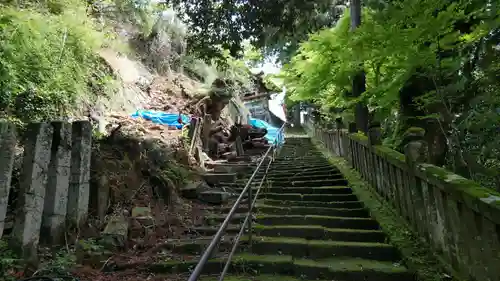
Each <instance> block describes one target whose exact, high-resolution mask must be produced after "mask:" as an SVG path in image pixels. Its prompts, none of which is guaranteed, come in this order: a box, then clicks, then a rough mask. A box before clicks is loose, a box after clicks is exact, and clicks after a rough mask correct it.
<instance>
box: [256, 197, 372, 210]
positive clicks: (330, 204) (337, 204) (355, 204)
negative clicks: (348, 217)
mask: <svg viewBox="0 0 500 281" xmlns="http://www.w3.org/2000/svg"><path fill="white" fill-rule="evenodd" d="M259 202H262V203H263V204H265V205H271V206H296V207H300V206H303V207H322V208H354V209H359V208H364V204H363V203H362V202H361V201H348V202H344V201H326V202H321V201H292V200H273V199H263V200H259Z"/></svg>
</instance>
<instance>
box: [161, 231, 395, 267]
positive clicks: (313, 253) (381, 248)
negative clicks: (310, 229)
mask: <svg viewBox="0 0 500 281" xmlns="http://www.w3.org/2000/svg"><path fill="white" fill-rule="evenodd" d="M208 243H210V240H206V239H196V240H192V241H189V242H171V243H167V244H165V248H166V249H168V250H170V251H172V252H174V253H179V254H187V255H199V254H202V253H203V251H204V250H205V248H206V247H207V245H208ZM233 244H234V241H233V239H225V240H224V241H222V242H221V243H220V244H219V251H227V250H230V249H231V246H232V245H233ZM240 245H241V247H239V249H238V250H239V252H243V251H245V250H246V249H245V248H246V247H245V246H248V236H245V237H242V238H241V239H240ZM252 254H258V255H274V254H278V255H290V256H293V257H295V258H310V259H324V258H330V257H349V258H363V259H371V260H377V261H393V260H397V259H398V252H397V250H396V249H395V248H394V247H392V246H391V245H389V244H385V243H374V242H345V241H331V240H306V239H301V238H287V237H266V236H253V237H252Z"/></svg>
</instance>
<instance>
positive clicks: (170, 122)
mask: <svg viewBox="0 0 500 281" xmlns="http://www.w3.org/2000/svg"><path fill="white" fill-rule="evenodd" d="M132 117H134V118H137V117H142V118H144V119H146V120H150V121H151V122H153V123H155V124H161V125H167V126H173V127H176V128H177V129H182V127H183V126H184V125H183V124H181V123H179V122H178V121H177V120H178V119H179V114H176V113H166V112H162V111H154V110H137V111H136V112H135V113H134V114H132ZM181 119H182V122H184V123H185V124H189V122H190V120H191V119H190V118H189V116H187V115H185V114H181Z"/></svg>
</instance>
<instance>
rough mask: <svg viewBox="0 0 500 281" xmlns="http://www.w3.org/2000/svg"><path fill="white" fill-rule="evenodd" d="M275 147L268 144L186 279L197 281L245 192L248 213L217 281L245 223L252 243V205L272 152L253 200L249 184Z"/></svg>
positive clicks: (234, 248)
mask: <svg viewBox="0 0 500 281" xmlns="http://www.w3.org/2000/svg"><path fill="white" fill-rule="evenodd" d="M284 128H285V124H283V126H281V128H280V129H279V131H278V132H279V133H282V132H283V130H284ZM277 147H278V144H277V143H274V144H273V145H272V146H270V147H269V148H268V149H267V150H266V153H265V154H264V156H263V157H262V159H261V160H260V161H259V164H258V165H257V167H256V168H255V171H254V172H253V173H252V175H251V176H250V178H249V179H248V181H247V183H246V184H245V187H244V188H243V190H242V191H241V193H240V196H238V199H236V202H234V205H233V207H232V208H231V210H230V211H229V213H228V214H227V216H226V218H225V219H224V221H223V222H222V224H221V226H220V227H219V229H218V230H217V232H216V233H215V235H214V237H213V238H212V241H210V244H209V245H208V247H207V249H206V250H205V252H204V253H203V255H202V256H201V258H200V260H199V261H198V264H196V267H195V268H194V270H193V272H192V273H191V275H190V276H189V279H188V281H197V280H198V278H199V277H200V275H201V272H202V270H203V267H204V266H205V264H206V263H207V262H208V260H209V259H210V256H211V255H212V253H213V252H214V250H215V249H216V248H217V244H218V243H219V241H220V240H221V238H222V235H223V234H224V232H225V230H226V229H227V227H228V225H229V222H230V221H231V218H232V217H233V216H234V214H235V213H236V210H237V209H238V207H239V205H240V204H241V201H242V200H243V197H244V196H245V194H248V204H249V206H248V214H247V216H246V218H245V221H244V222H243V224H242V226H241V229H240V232H239V233H238V235H237V236H236V238H235V240H234V241H235V243H234V245H233V248H232V249H231V252H230V254H229V256H228V258H227V261H226V264H225V266H224V269H223V270H222V273H221V276H220V278H219V281H222V280H224V276H225V275H226V273H227V270H228V269H229V265H230V263H231V259H232V258H233V255H234V253H235V252H236V249H237V248H238V243H239V240H240V239H241V236H242V235H243V233H244V231H245V226H247V225H248V230H249V232H248V233H249V243H250V245H251V243H252V242H251V240H252V225H251V221H252V220H251V219H252V215H253V213H252V211H253V207H254V205H255V202H256V201H257V196H258V195H259V192H260V189H261V187H262V184H263V182H264V179H265V178H266V176H267V172H268V171H269V167H270V166H271V163H272V162H273V161H274V153H273V154H272V155H273V157H271V159H270V160H269V163H268V165H267V168H266V173H265V174H264V176H263V177H262V179H261V181H260V184H259V187H258V188H257V192H256V194H255V198H254V199H253V200H252V188H251V184H252V182H253V179H254V178H255V176H256V175H257V172H258V171H259V169H260V167H261V166H262V164H263V163H264V160H266V159H267V156H268V155H269V153H270V152H271V151H274V150H275V149H276V148H277Z"/></svg>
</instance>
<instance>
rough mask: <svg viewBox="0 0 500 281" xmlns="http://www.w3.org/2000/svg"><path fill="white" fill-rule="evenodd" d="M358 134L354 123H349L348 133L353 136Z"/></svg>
mask: <svg viewBox="0 0 500 281" xmlns="http://www.w3.org/2000/svg"><path fill="white" fill-rule="evenodd" d="M357 132H358V128H356V123H354V122H351V123H349V133H351V134H354V133H357Z"/></svg>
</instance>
